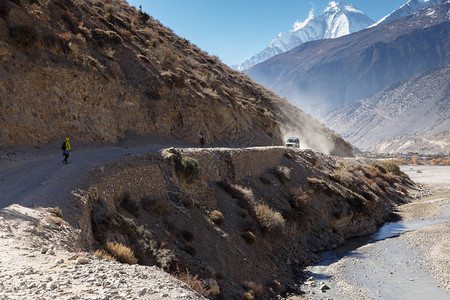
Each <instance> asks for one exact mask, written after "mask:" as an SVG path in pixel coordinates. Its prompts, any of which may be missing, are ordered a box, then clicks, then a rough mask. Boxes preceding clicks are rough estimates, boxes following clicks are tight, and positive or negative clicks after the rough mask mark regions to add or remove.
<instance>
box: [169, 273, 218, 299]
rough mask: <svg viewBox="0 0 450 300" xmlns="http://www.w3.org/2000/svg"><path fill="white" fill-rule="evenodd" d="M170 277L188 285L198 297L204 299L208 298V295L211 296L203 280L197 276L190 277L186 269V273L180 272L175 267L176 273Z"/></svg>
mask: <svg viewBox="0 0 450 300" xmlns="http://www.w3.org/2000/svg"><path fill="white" fill-rule="evenodd" d="M172 275H173V277H175V278H176V279H178V280H180V281H182V282H184V283H186V284H187V285H189V286H190V287H191V288H192V289H193V290H194V291H196V292H197V293H199V294H200V295H202V296H204V297H208V296H209V295H211V291H210V290H209V289H208V287H207V286H206V284H205V283H204V282H203V280H201V279H200V278H198V274H196V275H192V274H191V273H190V272H189V270H188V269H186V272H181V271H180V268H179V267H178V266H177V271H176V272H175V273H174V274H172Z"/></svg>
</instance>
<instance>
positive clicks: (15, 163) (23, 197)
mask: <svg viewBox="0 0 450 300" xmlns="http://www.w3.org/2000/svg"><path fill="white" fill-rule="evenodd" d="M170 146H173V145H171V144H170V143H161V144H160V143H158V144H154V143H152V144H147V145H139V146H124V145H95V146H92V145H89V146H85V145H81V146H79V147H78V148H77V146H76V145H75V149H76V150H75V151H73V152H72V153H71V155H70V158H69V164H68V165H64V164H63V163H62V158H63V157H62V155H61V151H58V150H57V149H56V150H55V149H49V148H48V147H47V148H46V149H44V150H42V151H37V152H36V151H34V152H35V153H32V154H30V153H31V152H33V151H30V152H25V153H20V154H14V155H11V156H7V157H4V158H2V159H0V209H4V208H6V207H8V206H10V205H12V204H19V205H21V206H40V207H49V206H51V207H54V206H59V207H60V208H61V209H62V210H63V212H65V213H64V215H65V216H66V212H67V213H69V212H71V211H72V210H73V203H71V199H73V197H72V192H73V191H75V190H77V189H80V188H83V186H84V185H85V184H86V176H88V174H89V172H90V171H92V170H95V169H97V168H100V167H101V166H102V165H105V164H108V163H111V162H114V161H118V160H120V159H121V158H123V157H127V156H130V155H136V154H143V153H150V152H155V151H158V150H160V149H163V148H167V147H170ZM67 216H68V217H69V218H68V221H72V219H71V218H70V214H67Z"/></svg>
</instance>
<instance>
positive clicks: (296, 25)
mask: <svg viewBox="0 0 450 300" xmlns="http://www.w3.org/2000/svg"><path fill="white" fill-rule="evenodd" d="M312 19H314V7H313V8H311V10H310V11H309V14H308V17H307V18H306V20H305V21H303V22H301V21H297V22H295V23H294V25H293V29H292V31H297V30H300V29H302V28H303V27H305V26H306V25H307V24H308V23H309V21H311V20H312ZM278 36H279V35H278Z"/></svg>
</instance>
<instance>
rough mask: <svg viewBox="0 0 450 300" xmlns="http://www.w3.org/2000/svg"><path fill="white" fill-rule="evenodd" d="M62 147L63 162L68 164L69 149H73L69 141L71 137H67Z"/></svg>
mask: <svg viewBox="0 0 450 300" xmlns="http://www.w3.org/2000/svg"><path fill="white" fill-rule="evenodd" d="M61 149H62V151H63V156H64V159H63V161H62V162H63V164H66V165H67V164H68V162H67V159H68V158H69V151H72V149H71V148H70V143H69V138H68V137H66V139H65V140H64V143H63V144H62V146H61Z"/></svg>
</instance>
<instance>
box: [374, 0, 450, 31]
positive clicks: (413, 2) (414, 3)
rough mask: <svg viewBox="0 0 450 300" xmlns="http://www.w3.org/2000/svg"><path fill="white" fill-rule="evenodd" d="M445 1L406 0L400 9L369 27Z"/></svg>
mask: <svg viewBox="0 0 450 300" xmlns="http://www.w3.org/2000/svg"><path fill="white" fill-rule="evenodd" d="M443 1H444V0H424V1H422V0H408V2H406V3H405V4H403V5H402V6H400V7H399V8H398V9H396V10H394V11H393V12H391V13H390V14H388V15H387V16H384V17H383V18H381V19H380V20H379V21H378V22H376V23H375V24H372V25H371V26H369V27H374V26H377V25H379V24H383V23H387V22H392V21H394V20H396V19H398V18H401V17H405V16H407V15H410V14H413V13H415V12H417V11H419V10H422V9H424V8H425V7H427V6H430V5H435V4H438V3H440V2H443Z"/></svg>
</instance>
